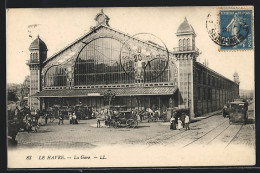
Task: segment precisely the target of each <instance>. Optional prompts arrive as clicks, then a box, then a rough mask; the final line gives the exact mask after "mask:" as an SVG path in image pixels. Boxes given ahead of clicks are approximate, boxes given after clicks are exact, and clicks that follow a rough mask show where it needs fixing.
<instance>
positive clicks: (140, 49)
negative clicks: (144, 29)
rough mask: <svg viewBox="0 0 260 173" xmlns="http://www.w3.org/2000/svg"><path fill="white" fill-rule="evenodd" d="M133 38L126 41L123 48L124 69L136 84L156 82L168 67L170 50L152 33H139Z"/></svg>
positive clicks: (121, 59) (121, 55)
mask: <svg viewBox="0 0 260 173" xmlns="http://www.w3.org/2000/svg"><path fill="white" fill-rule="evenodd" d="M133 38H134V39H128V40H126V41H125V42H124V44H123V45H122V47H121V50H120V64H121V67H122V69H123V70H124V71H125V73H126V74H127V75H128V76H129V77H130V78H133V79H134V80H135V82H136V83H145V82H148V81H153V80H156V79H157V78H158V77H160V76H161V75H163V73H164V71H165V70H166V68H167V67H168V62H169V51H168V48H167V47H166V45H165V43H164V42H163V41H162V40H161V39H160V38H158V37H157V36H155V35H153V34H150V33H138V34H135V35H134V36H133ZM126 50H127V51H126Z"/></svg>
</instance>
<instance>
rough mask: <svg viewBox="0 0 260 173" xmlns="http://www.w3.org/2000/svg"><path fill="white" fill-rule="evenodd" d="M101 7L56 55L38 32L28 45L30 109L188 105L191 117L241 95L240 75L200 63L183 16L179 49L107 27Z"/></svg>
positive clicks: (179, 28) (218, 106)
mask: <svg viewBox="0 0 260 173" xmlns="http://www.w3.org/2000/svg"><path fill="white" fill-rule="evenodd" d="M109 20H110V19H109V17H108V16H107V15H106V14H105V13H104V12H103V11H102V10H101V12H100V13H98V14H97V15H96V17H95V21H96V23H97V24H96V26H94V27H92V28H91V29H90V31H89V32H88V33H86V34H84V35H83V36H82V37H80V38H78V39H77V40H76V41H74V42H73V43H71V44H69V45H68V46H66V47H64V48H63V49H62V50H60V51H59V52H57V53H55V54H54V55H52V56H49V57H48V56H47V51H48V48H47V45H46V44H45V43H44V41H43V40H41V38H40V37H39V36H38V37H37V38H36V39H35V40H34V41H33V42H32V43H31V45H30V47H29V50H30V59H29V60H28V62H27V65H28V66H29V68H30V98H29V100H30V101H29V103H30V108H31V109H32V110H34V109H48V108H49V107H52V106H53V105H57V104H58V105H61V106H74V105H76V104H79V103H81V104H84V105H87V106H91V107H93V108H97V109H99V108H101V107H103V106H105V105H108V104H109V103H108V102H109V100H108V99H106V97H105V96H107V95H109V94H110V95H113V96H114V99H112V100H111V104H112V105H127V106H128V107H132V108H138V109H146V108H155V109H159V110H161V111H163V110H165V109H167V108H173V107H188V108H190V113H191V117H196V116H200V115H202V114H205V113H209V112H213V111H216V110H219V109H221V108H222V107H223V105H224V104H225V103H226V102H229V101H233V100H234V99H235V98H237V97H238V96H239V76H238V74H237V73H234V79H233V80H230V79H228V78H226V77H225V76H223V75H221V74H219V73H217V72H216V71H214V70H212V69H210V68H208V67H207V66H205V65H203V64H201V63H199V62H197V57H198V56H199V49H198V48H197V47H196V42H195V39H196V33H195V30H194V29H193V27H192V26H191V25H190V24H189V22H188V20H187V19H186V18H185V19H184V21H183V22H182V23H181V24H180V26H179V27H178V29H177V32H176V37H177V38H178V45H179V46H178V47H177V48H171V49H167V48H166V47H165V46H164V45H163V44H161V45H160V44H157V43H154V42H152V41H149V40H141V39H140V38H138V37H135V36H130V35H128V34H126V33H124V32H121V31H118V30H116V29H114V28H112V27H111V26H110V25H109Z"/></svg>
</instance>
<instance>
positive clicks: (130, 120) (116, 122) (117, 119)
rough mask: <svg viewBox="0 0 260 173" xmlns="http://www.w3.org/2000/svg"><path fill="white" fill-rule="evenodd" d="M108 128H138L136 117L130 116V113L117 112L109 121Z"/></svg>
mask: <svg viewBox="0 0 260 173" xmlns="http://www.w3.org/2000/svg"><path fill="white" fill-rule="evenodd" d="M109 123H110V126H113V127H115V128H117V127H119V126H126V127H129V128H131V127H132V128H135V127H136V126H138V120H137V116H136V115H134V114H132V112H131V111H119V112H118V114H116V115H115V114H114V115H113V116H112V117H111V120H110V122H109Z"/></svg>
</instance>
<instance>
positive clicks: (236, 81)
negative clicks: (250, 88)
mask: <svg viewBox="0 0 260 173" xmlns="http://www.w3.org/2000/svg"><path fill="white" fill-rule="evenodd" d="M233 78H234V82H235V83H236V84H238V85H239V84H240V81H239V75H238V73H237V72H235V73H234V75H233Z"/></svg>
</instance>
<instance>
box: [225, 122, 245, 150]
mask: <svg viewBox="0 0 260 173" xmlns="http://www.w3.org/2000/svg"><path fill="white" fill-rule="evenodd" d="M243 126H244V125H241V127H240V128H239V130H238V131H237V132H236V134H235V135H234V136H233V138H232V139H231V140H230V141H229V142H228V144H227V145H226V147H225V148H224V149H226V148H227V147H228V146H229V145H230V144H231V142H232V141H233V140H234V139H235V138H236V137H237V135H238V133H239V132H240V131H241V129H242V127H243Z"/></svg>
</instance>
